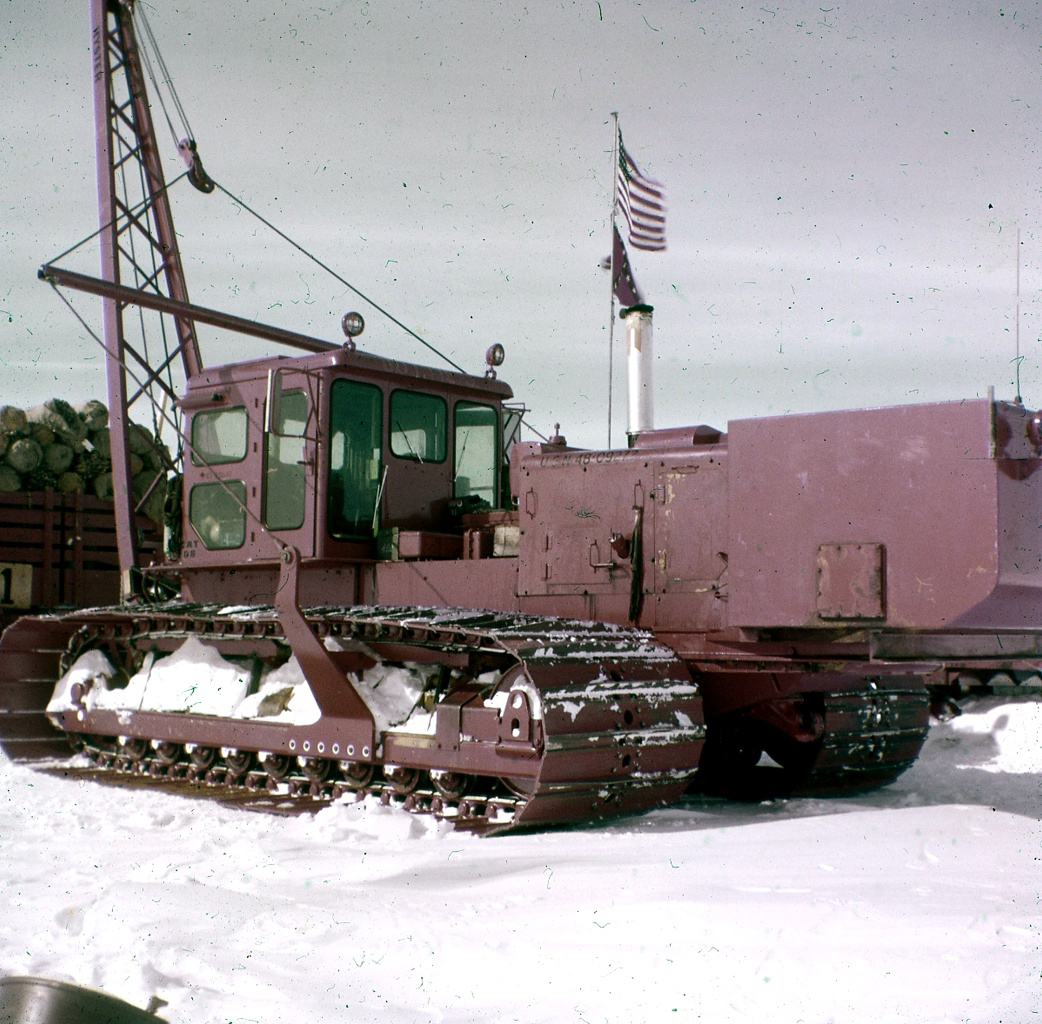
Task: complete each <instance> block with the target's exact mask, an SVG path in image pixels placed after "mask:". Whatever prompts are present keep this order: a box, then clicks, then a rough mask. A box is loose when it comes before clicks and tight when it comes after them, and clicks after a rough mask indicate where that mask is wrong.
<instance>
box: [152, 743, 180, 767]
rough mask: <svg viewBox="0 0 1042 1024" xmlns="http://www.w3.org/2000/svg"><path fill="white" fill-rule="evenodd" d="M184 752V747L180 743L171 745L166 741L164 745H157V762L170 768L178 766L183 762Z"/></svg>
mask: <svg viewBox="0 0 1042 1024" xmlns="http://www.w3.org/2000/svg"><path fill="white" fill-rule="evenodd" d="M184 752H185V751H184V747H182V746H181V744H180V743H171V742H170V741H169V740H164V741H163V742H162V743H157V744H156V754H155V757H156V762H157V763H158V764H161V765H163V766H164V767H167V768H169V767H170V765H172V764H177V762H178V761H180V760H181V755H182V754H183V753H184Z"/></svg>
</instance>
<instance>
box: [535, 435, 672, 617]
mask: <svg viewBox="0 0 1042 1024" xmlns="http://www.w3.org/2000/svg"><path fill="white" fill-rule="evenodd" d="M653 473H654V469H653V467H652V465H651V463H650V461H649V460H648V459H647V458H646V457H645V456H643V455H637V454H634V453H632V452H560V453H540V454H536V455H533V456H530V457H529V458H527V459H525V460H524V462H523V464H522V466H521V472H520V476H519V477H518V481H517V483H518V487H519V492H518V511H519V516H520V523H521V548H520V557H521V565H520V567H519V573H518V593H519V595H520V596H521V597H522V598H523V599H524V598H529V597H537V596H543V595H545V596H559V597H575V596H583V595H593V596H597V597H607V596H610V595H618V596H625V597H627V599H628V595H629V593H630V586H631V581H632V578H633V576H632V567H631V565H630V551H629V549H628V539H629V538H632V536H633V533H634V524H635V519H636V514H637V513H636V510H637V509H641V510H643V508H644V505H645V502H646V499H647V494H648V492H649V491H650V490H651V489H652V486H653ZM613 536H615V537H618V538H621V539H620V540H618V541H617V542H616V546H615V547H613V546H612V537H613ZM550 607H552V606H550ZM542 610H543V611H548V610H549V609H548V607H547V606H546V605H545V603H542ZM565 614H570V612H569V613H565Z"/></svg>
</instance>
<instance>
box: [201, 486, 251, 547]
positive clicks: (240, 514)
mask: <svg viewBox="0 0 1042 1024" xmlns="http://www.w3.org/2000/svg"><path fill="white" fill-rule="evenodd" d="M188 519H189V521H190V522H191V524H192V528H193V529H194V530H195V532H196V533H197V534H199V539H200V540H201V541H202V542H203V544H204V545H205V546H206V547H207V548H209V549H210V550H211V551H214V550H222V549H227V548H241V547H242V545H243V543H244V542H245V540H246V485H245V484H244V483H243V482H242V481H241V480H221V481H219V482H214V483H208V484H196V485H195V486H194V487H193V488H192V493H191V495H190V496H189V499H188Z"/></svg>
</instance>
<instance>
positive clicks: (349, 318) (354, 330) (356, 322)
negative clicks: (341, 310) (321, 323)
mask: <svg viewBox="0 0 1042 1024" xmlns="http://www.w3.org/2000/svg"><path fill="white" fill-rule="evenodd" d="M340 326H341V327H343V329H344V334H346V335H347V336H348V337H349V338H357V337H358V335H360V334H361V333H362V331H364V330H365V318H364V317H363V316H362V314H361V313H353V312H352V313H345V314H344V319H343V320H341V321H340Z"/></svg>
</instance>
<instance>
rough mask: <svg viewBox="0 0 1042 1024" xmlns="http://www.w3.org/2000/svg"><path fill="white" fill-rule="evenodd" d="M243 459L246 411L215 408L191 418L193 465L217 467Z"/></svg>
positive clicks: (239, 407)
mask: <svg viewBox="0 0 1042 1024" xmlns="http://www.w3.org/2000/svg"><path fill="white" fill-rule="evenodd" d="M245 458H246V410H245V408H243V407H242V406H238V407H236V408H234V409H214V410H212V411H208V412H197V413H196V414H195V415H194V416H193V417H192V465H194V466H219V465H221V464H222V463H227V462H241V461H242V460H243V459H245Z"/></svg>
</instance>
